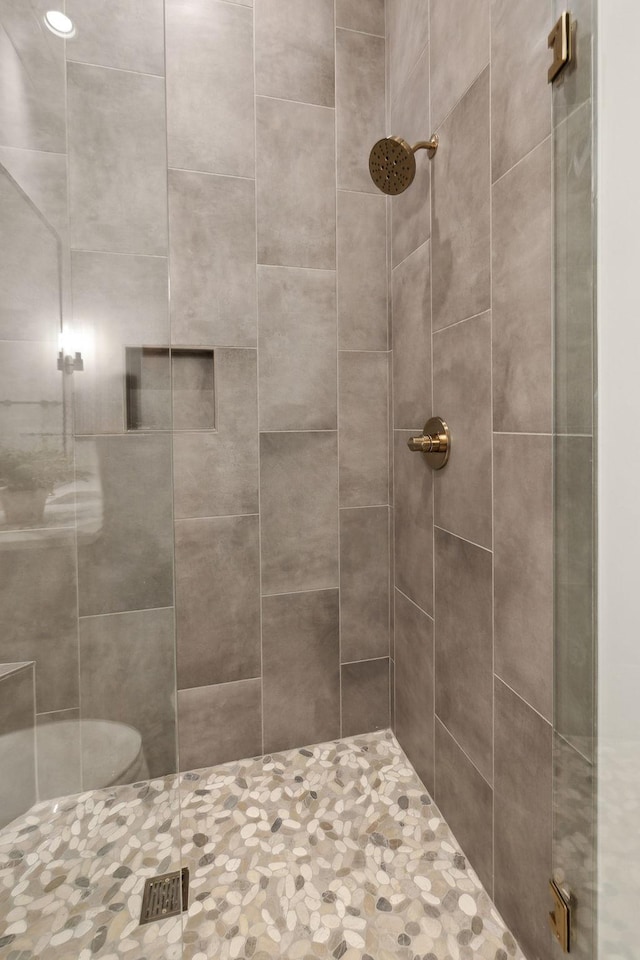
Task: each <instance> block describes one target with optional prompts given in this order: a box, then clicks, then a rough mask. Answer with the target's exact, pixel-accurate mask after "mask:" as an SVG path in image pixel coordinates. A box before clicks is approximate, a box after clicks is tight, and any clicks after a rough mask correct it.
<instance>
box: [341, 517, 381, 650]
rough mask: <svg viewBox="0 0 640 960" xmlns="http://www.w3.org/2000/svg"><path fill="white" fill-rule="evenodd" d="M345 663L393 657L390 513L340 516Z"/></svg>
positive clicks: (342, 643) (342, 638) (342, 647)
mask: <svg viewBox="0 0 640 960" xmlns="http://www.w3.org/2000/svg"><path fill="white" fill-rule="evenodd" d="M340 650H341V656H342V661H343V663H347V662H349V661H351V660H369V659H372V658H375V657H387V656H388V655H389V509H388V507H365V508H357V509H355V510H341V511H340Z"/></svg>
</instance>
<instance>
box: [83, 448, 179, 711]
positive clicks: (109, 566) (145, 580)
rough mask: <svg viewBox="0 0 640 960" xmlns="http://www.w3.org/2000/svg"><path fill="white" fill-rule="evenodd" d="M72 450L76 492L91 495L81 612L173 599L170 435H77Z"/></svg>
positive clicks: (150, 604)
mask: <svg viewBox="0 0 640 960" xmlns="http://www.w3.org/2000/svg"><path fill="white" fill-rule="evenodd" d="M75 453H76V467H77V471H78V476H79V480H78V494H84V497H83V499H84V500H85V502H86V501H87V500H88V501H89V502H88V503H86V505H85V508H84V512H85V513H86V514H87V519H86V521H85V522H86V532H85V531H84V530H83V528H82V525H81V528H80V531H79V540H78V588H79V600H80V614H81V616H91V615H93V614H98V613H118V612H120V611H124V610H142V609H147V608H149V607H168V606H171V604H172V603H173V576H172V565H173V536H172V503H171V438H170V437H169V436H168V435H167V434H156V435H153V434H147V435H143V434H141V435H139V436H131V435H130V436H123V437H98V438H92V439H79V440H76V443H75ZM85 484H86V485H87V487H86V488H85V486H84V485H85ZM150 484H152V489H153V496H150V495H149V490H150ZM65 706H69V704H65Z"/></svg>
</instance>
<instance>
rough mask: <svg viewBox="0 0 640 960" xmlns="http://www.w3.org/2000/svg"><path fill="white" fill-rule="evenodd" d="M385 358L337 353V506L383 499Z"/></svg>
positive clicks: (385, 473) (386, 490) (386, 495)
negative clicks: (338, 480)
mask: <svg viewBox="0 0 640 960" xmlns="http://www.w3.org/2000/svg"><path fill="white" fill-rule="evenodd" d="M388 390H389V357H388V355H387V354H386V353H356V352H346V353H345V352H341V353H340V410H339V425H340V506H342V507H361V506H369V505H373V504H380V503H387V502H388V499H389V426H388V424H389V409H388V408H389V404H388Z"/></svg>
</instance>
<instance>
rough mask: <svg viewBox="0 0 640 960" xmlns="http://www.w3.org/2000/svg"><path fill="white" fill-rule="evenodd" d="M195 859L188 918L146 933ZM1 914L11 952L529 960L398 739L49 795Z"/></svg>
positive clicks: (78, 959) (109, 958)
mask: <svg viewBox="0 0 640 960" xmlns="http://www.w3.org/2000/svg"><path fill="white" fill-rule="evenodd" d="M183 868H187V869H188V870H189V876H190V883H189V891H190V895H189V907H188V911H187V912H186V913H183V914H181V915H178V916H174V917H169V918H167V919H164V920H159V921H156V922H154V923H149V924H145V925H142V926H141V925H140V912H141V907H142V894H143V889H144V887H145V881H146V880H147V879H149V878H150V877H154V876H156V875H157V874H163V873H167V872H169V871H179V870H181V869H183ZM0 917H2V920H0V960H18V958H19V960H30V958H34V960H35V958H38V960H116V958H120V957H126V958H129V960H160V958H162V960H180V958H184V960H210V958H215V960H234V958H238V960H276V958H278V960H281V958H287V960H289V958H290V960H316V958H328V960H329V958H331V960H392V958H398V957H400V958H404V960H413V958H421V960H423V958H428V960H443V958H449V957H453V958H457V960H476V958H484V960H511V958H515V960H524V957H523V954H522V953H521V951H520V949H519V947H518V946H517V944H516V942H515V940H514V939H513V937H512V936H511V934H510V933H509V931H508V930H507V929H506V927H505V925H504V923H503V921H502V920H501V918H500V916H499V914H498V913H497V911H496V909H495V907H494V905H493V903H492V901H491V899H490V897H489V895H488V893H487V892H486V891H485V890H484V888H483V887H482V884H481V883H480V881H479V879H478V877H477V876H476V874H475V873H474V872H473V870H472V869H471V868H470V867H469V865H468V863H467V861H466V858H465V856H464V854H463V852H462V851H461V849H460V847H459V846H458V844H457V842H456V840H455V838H454V836H453V834H452V833H451V831H450V829H449V827H448V826H447V824H446V823H445V821H444V820H443V818H442V816H441V814H440V812H439V811H438V809H437V807H436V806H435V804H433V802H432V801H431V798H430V797H429V795H428V794H427V793H426V792H425V788H424V786H423V785H422V783H421V782H420V780H419V779H418V777H417V775H416V773H415V771H414V770H413V768H412V767H411V765H410V764H409V762H408V761H407V759H406V757H405V755H404V754H403V752H402V750H401V748H400V746H399V745H398V743H397V741H396V739H395V738H394V736H393V734H391V733H390V732H389V731H383V732H380V733H374V734H367V735H364V736H359V737H352V738H350V739H346V740H340V741H336V742H332V743H326V744H320V745H318V746H314V747H309V748H304V749H300V750H288V751H285V752H282V753H277V754H275V753H274V754H271V755H270V756H266V757H261V758H257V759H256V758H254V759H248V760H242V761H239V762H234V763H228V764H223V765H221V766H218V767H211V768H207V769H204V770H199V771H195V772H191V773H185V774H180V775H176V776H173V777H167V778H164V779H162V780H152V781H149V782H147V783H144V784H135V785H133V786H127V787H116V788H113V789H110V790H96V791H91V792H88V793H84V794H81V795H79V796H77V797H73V798H65V799H63V800H57V801H54V802H47V803H41V804H39V805H38V806H37V807H34V808H33V809H32V810H30V811H29V813H28V814H27V815H26V816H24V817H23V818H21V819H20V820H18V821H15V822H14V823H12V824H11V825H10V826H9V827H7V828H6V829H5V830H4V831H3V833H2V834H0Z"/></svg>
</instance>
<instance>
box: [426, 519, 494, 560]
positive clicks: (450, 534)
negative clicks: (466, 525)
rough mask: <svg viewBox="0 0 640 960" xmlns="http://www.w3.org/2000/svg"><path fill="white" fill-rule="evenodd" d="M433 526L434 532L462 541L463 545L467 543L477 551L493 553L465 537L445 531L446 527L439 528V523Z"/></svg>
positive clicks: (488, 548) (451, 531)
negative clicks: (439, 531) (438, 531)
mask: <svg viewBox="0 0 640 960" xmlns="http://www.w3.org/2000/svg"><path fill="white" fill-rule="evenodd" d="M433 526H434V528H435V529H436V530H441V531H442V533H446V534H447V535H448V536H449V537H455V538H456V540H462V541H463V543H468V544H470V546H472V547H477V548H478V550H484V551H485V553H493V550H492V549H491V547H483V546H482V544H481V543H476V541H475V540H469V539H468V538H467V537H461V536H460V534H459V533H454V532H453V530H447V528H446V527H443V526H441V525H440V524H439V523H434V525H433Z"/></svg>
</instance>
